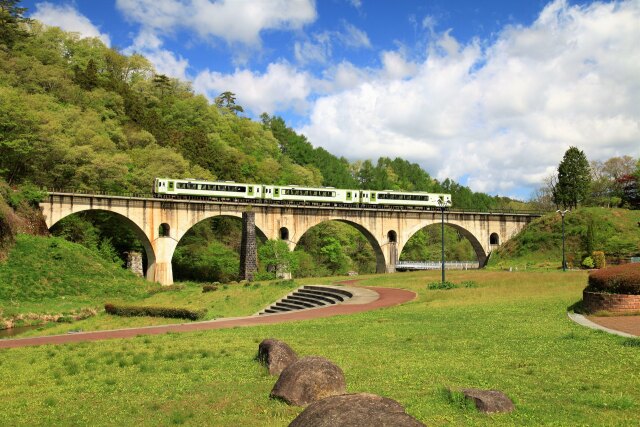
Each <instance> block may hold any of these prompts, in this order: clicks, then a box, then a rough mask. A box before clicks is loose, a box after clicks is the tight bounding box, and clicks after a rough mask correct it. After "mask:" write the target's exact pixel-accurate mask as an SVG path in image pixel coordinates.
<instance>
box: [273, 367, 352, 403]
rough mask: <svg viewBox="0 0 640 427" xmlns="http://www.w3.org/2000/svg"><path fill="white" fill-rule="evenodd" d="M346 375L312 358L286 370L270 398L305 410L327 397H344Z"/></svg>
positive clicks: (338, 369)
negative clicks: (305, 406)
mask: <svg viewBox="0 0 640 427" xmlns="http://www.w3.org/2000/svg"><path fill="white" fill-rule="evenodd" d="M346 388H347V385H346V382H345V379H344V373H343V372H342V369H340V368H339V367H338V366H336V365H335V364H333V363H332V362H330V361H329V360H327V359H325V358H324V357H318V356H309V357H303V358H302V359H298V360H297V361H296V362H293V363H292V364H291V365H289V366H287V367H286V368H285V369H284V370H283V371H282V373H281V374H280V378H278V381H276V384H275V385H274V386H273V390H271V397H276V398H279V399H282V400H284V401H285V402H287V403H288V404H290V405H296V406H304V405H307V404H309V403H311V402H315V401H316V400H320V399H324V398H325V397H329V396H335V395H338V394H344V393H345V391H346Z"/></svg>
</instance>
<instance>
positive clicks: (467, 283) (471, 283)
mask: <svg viewBox="0 0 640 427" xmlns="http://www.w3.org/2000/svg"><path fill="white" fill-rule="evenodd" d="M460 286H462V287H463V288H477V287H478V284H477V283H476V282H474V281H473V280H465V281H464V282H461V283H460Z"/></svg>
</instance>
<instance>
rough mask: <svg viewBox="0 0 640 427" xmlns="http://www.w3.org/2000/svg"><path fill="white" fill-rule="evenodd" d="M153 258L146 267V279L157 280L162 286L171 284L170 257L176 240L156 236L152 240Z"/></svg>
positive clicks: (171, 269) (175, 245) (176, 242)
mask: <svg viewBox="0 0 640 427" xmlns="http://www.w3.org/2000/svg"><path fill="white" fill-rule="evenodd" d="M151 245H152V247H153V252H154V253H155V260H153V263H151V260H150V261H149V267H148V268H147V280H149V281H152V282H158V283H160V284H161V285H163V286H168V285H172V284H173V267H171V258H173V253H174V252H175V250H176V247H177V246H178V241H177V240H175V239H172V238H171V237H158V238H157V239H155V240H154V241H153V242H152V244H151Z"/></svg>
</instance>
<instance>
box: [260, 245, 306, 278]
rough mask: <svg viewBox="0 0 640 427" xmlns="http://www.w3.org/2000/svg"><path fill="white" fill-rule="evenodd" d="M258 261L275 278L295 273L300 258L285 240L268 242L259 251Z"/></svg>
mask: <svg viewBox="0 0 640 427" xmlns="http://www.w3.org/2000/svg"><path fill="white" fill-rule="evenodd" d="M258 259H259V260H260V264H261V265H262V266H264V268H265V270H266V271H267V272H269V273H272V274H273V275H274V276H275V277H282V276H283V275H284V274H286V273H294V272H295V270H296V269H297V261H298V258H297V257H296V256H295V255H294V253H293V252H291V251H290V250H289V247H288V246H287V243H286V242H285V241H283V240H267V241H266V242H265V243H264V244H263V245H262V246H261V247H260V249H259V250H258Z"/></svg>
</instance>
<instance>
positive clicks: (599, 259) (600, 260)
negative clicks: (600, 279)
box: [591, 251, 607, 269]
mask: <svg viewBox="0 0 640 427" xmlns="http://www.w3.org/2000/svg"><path fill="white" fill-rule="evenodd" d="M591 257H592V258H593V266H594V267H595V268H598V269H600V268H605V267H606V265H607V262H606V260H605V258H604V252H602V251H593V254H591Z"/></svg>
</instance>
